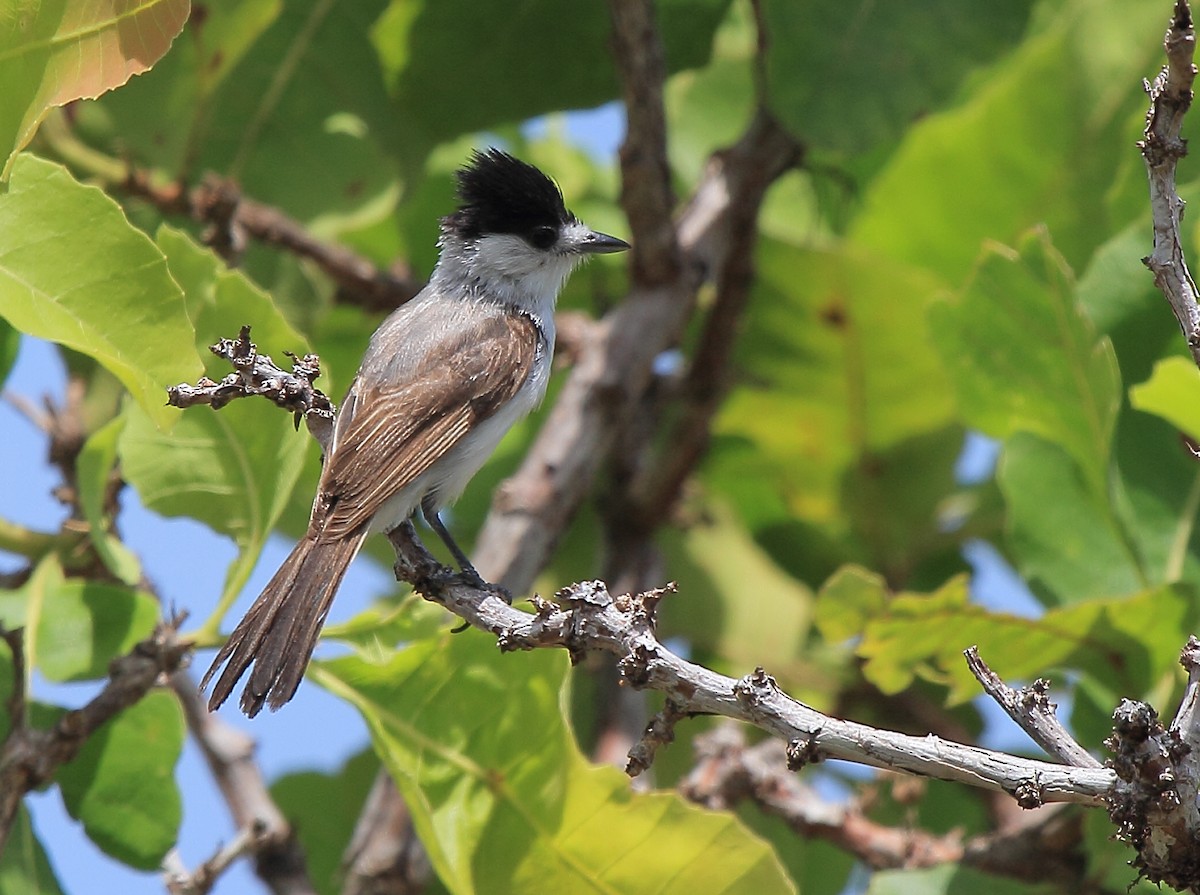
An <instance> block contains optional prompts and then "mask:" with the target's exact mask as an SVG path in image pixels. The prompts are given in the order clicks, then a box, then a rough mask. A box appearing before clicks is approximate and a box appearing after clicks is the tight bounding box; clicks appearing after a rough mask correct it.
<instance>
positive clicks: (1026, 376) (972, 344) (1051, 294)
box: [930, 230, 1121, 494]
mask: <svg viewBox="0 0 1200 895" xmlns="http://www.w3.org/2000/svg"><path fill="white" fill-rule="evenodd" d="M930 325H931V327H932V329H933V332H934V335H935V342H936V344H937V346H938V350H939V351H940V352H941V355H942V360H943V361H944V363H945V364H946V367H947V369H948V370H949V371H950V373H951V380H952V381H953V382H954V384H955V386H956V388H957V390H958V400H959V406H960V407H961V408H962V411H963V416H964V417H965V418H966V420H967V422H969V423H970V424H971V425H972V426H975V427H976V428H978V429H980V430H982V431H983V432H986V433H987V434H988V435H992V436H994V437H996V438H1008V437H1010V436H1012V435H1013V433H1015V432H1030V433H1033V434H1036V435H1038V436H1040V437H1042V438H1044V439H1046V440H1048V441H1051V442H1053V443H1055V444H1057V445H1059V446H1060V447H1061V448H1062V449H1063V450H1065V451H1066V452H1067V453H1068V454H1069V455H1070V456H1071V457H1072V458H1073V459H1074V460H1075V462H1076V463H1077V464H1078V466H1079V468H1080V469H1081V470H1082V471H1083V473H1084V475H1085V480H1086V482H1087V485H1088V487H1089V488H1091V489H1092V490H1093V491H1094V492H1095V493H1096V494H1103V493H1104V492H1105V489H1106V487H1107V479H1108V468H1109V456H1110V449H1111V442H1112V434H1113V427H1114V425H1115V423H1116V420H1117V411H1118V410H1119V409H1120V405H1121V375H1120V372H1119V371H1118V369H1117V363H1116V357H1115V355H1114V353H1113V349H1112V345H1111V344H1110V343H1109V341H1108V340H1107V339H1104V338H1101V337H1098V336H1097V335H1096V332H1095V330H1094V328H1093V327H1092V326H1091V324H1090V322H1089V321H1088V320H1087V319H1086V318H1085V317H1084V316H1083V313H1082V311H1081V310H1080V308H1079V305H1078V303H1077V302H1076V300H1075V290H1074V282H1073V279H1072V277H1071V272H1070V269H1069V268H1068V267H1067V265H1066V262H1064V261H1063V259H1062V258H1061V257H1060V256H1059V255H1058V253H1057V252H1055V250H1054V248H1053V247H1052V246H1051V245H1050V240H1049V237H1048V236H1047V234H1046V233H1045V231H1043V230H1036V231H1034V232H1032V233H1030V234H1029V235H1028V236H1027V237H1026V238H1025V239H1024V240H1023V241H1022V243H1021V245H1020V247H1019V249H1018V250H1017V251H1013V250H1010V249H1005V248H1002V247H993V248H992V249H991V250H990V251H989V252H988V253H987V254H986V255H985V256H984V258H983V261H982V262H981V264H980V265H979V268H978V270H977V272H976V274H975V276H974V277H973V278H972V280H971V283H970V284H969V285H968V286H967V287H966V289H965V290H964V292H963V294H962V295H961V296H959V297H958V298H957V299H956V300H954V301H950V302H946V303H944V304H941V305H938V306H935V307H934V308H932V310H931V312H930Z"/></svg>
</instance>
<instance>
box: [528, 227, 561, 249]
mask: <svg viewBox="0 0 1200 895" xmlns="http://www.w3.org/2000/svg"><path fill="white" fill-rule="evenodd" d="M557 240H558V231H557V230H556V229H554V228H553V227H534V228H533V230H532V231H531V232H530V234H529V244H530V245H532V246H533V247H534V248H535V249H548V248H550V246H552V245H554V243H555V242H556V241H557Z"/></svg>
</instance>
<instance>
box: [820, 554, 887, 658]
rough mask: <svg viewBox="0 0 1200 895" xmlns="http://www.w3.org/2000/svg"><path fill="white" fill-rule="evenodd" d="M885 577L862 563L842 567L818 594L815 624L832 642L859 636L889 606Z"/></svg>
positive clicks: (840, 641) (823, 585)
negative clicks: (862, 565) (863, 566)
mask: <svg viewBox="0 0 1200 895" xmlns="http://www.w3.org/2000/svg"><path fill="white" fill-rule="evenodd" d="M887 601H888V594H887V582H885V581H884V580H883V576H881V575H877V574H875V573H874V572H872V571H870V570H869V569H864V568H862V567H860V566H843V567H842V568H841V569H838V571H837V572H836V573H834V574H833V575H831V576H830V577H829V580H827V581H826V582H825V583H824V584H822V585H821V590H820V591H818V593H817V615H816V619H815V620H816V623H817V626H818V627H819V628H820V629H821V634H822V636H823V637H824V638H825V639H826V640H828V641H829V642H830V643H842V642H844V641H846V640H849V639H850V638H851V637H858V636H860V635H861V634H862V632H863V629H864V628H866V625H867V622H868V621H870V620H871V619H872V618H873V617H874V616H875V615H877V614H878V613H880V612H882V611H883V609H884V607H885V606H886V605H887Z"/></svg>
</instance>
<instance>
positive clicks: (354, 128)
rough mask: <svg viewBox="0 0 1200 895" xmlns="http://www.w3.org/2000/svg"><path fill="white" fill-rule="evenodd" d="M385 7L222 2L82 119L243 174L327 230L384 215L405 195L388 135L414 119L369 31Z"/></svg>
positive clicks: (137, 153)
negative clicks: (176, 48) (176, 49)
mask: <svg viewBox="0 0 1200 895" xmlns="http://www.w3.org/2000/svg"><path fill="white" fill-rule="evenodd" d="M382 6H383V4H382V2H381V0H358V2H354V3H328V2H314V3H286V4H282V5H280V4H279V3H278V0H271V2H268V0H255V2H253V3H250V4H247V3H238V2H236V0H220V2H218V3H216V4H215V6H214V15H213V18H212V21H211V23H210V21H209V20H208V19H205V20H204V22H203V23H196V22H193V23H192V24H191V25H190V26H189V29H188V32H187V33H186V34H185V35H184V42H185V45H186V46H185V48H181V49H185V52H181V53H179V54H175V53H172V55H171V56H169V57H167V59H166V60H165V61H164V64H163V65H161V66H158V67H156V68H155V70H154V71H152V72H150V73H149V74H147V75H146V76H145V77H144V78H139V79H137V80H136V81H135V82H134V83H132V84H130V85H129V86H128V87H127V88H125V89H124V90H120V91H117V92H115V93H113V94H111V95H110V96H106V97H104V98H103V100H102V101H101V102H100V103H98V104H97V108H95V109H87V108H85V109H83V110H81V115H82V121H83V123H84V124H85V125H86V126H87V130H88V131H89V132H91V133H94V134H95V135H96V137H98V138H106V137H108V136H109V134H108V131H109V129H110V128H111V129H112V130H113V131H115V133H116V134H119V138H120V141H121V145H122V146H123V147H125V148H126V151H127V152H129V153H130V154H131V155H132V156H133V157H134V158H136V159H138V160H140V161H142V162H143V163H145V164H150V165H154V166H157V167H159V168H161V169H163V170H164V171H165V172H167V173H168V174H169V175H171V176H183V177H189V178H190V177H194V176H197V175H198V174H200V173H202V172H203V171H208V170H211V171H219V172H221V174H222V175H224V176H227V177H231V178H234V179H235V180H237V182H238V183H239V185H240V186H241V187H242V188H243V189H245V191H246V193H247V194H248V195H252V196H253V197H254V198H255V199H256V200H259V201H262V202H266V203H269V204H272V205H275V206H278V207H279V208H281V209H283V210H284V211H286V212H287V213H288V214H289V215H291V216H292V217H295V218H298V219H300V220H302V221H305V222H306V223H307V224H308V226H309V228H310V229H311V230H313V231H314V232H316V233H317V234H318V235H321V236H323V237H330V236H333V235H335V234H337V233H338V232H340V231H341V230H343V229H345V228H347V227H350V226H363V225H365V224H368V223H374V222H378V221H380V220H382V219H383V218H384V217H385V216H386V215H388V214H389V213H390V212H391V211H392V209H393V207H394V205H395V202H396V199H397V196H398V195H399V187H398V181H397V174H396V164H395V162H394V160H393V159H392V158H391V157H390V153H391V151H392V150H390V148H389V146H390V144H394V143H396V142H397V140H398V139H399V135H400V134H402V133H403V132H404V131H403V127H404V125H405V122H404V117H405V116H403V115H401V114H400V113H399V112H398V111H397V110H396V109H395V108H394V107H393V106H392V104H391V103H390V101H389V99H388V97H387V93H386V92H385V90H384V86H383V77H382V74H381V72H380V69H379V63H378V61H377V60H376V58H375V53H374V52H373V50H372V48H371V45H370V44H369V42H368V39H367V31H368V29H369V27H370V25H371V22H372V21H374V19H375V17H376V16H377V15H378V14H379V11H380V10H381V9H382ZM210 24H211V27H210ZM214 63H219V67H218V68H217V69H214V68H213V66H214ZM228 63H232V65H231V66H230V65H229V64H228ZM214 72H215V74H214Z"/></svg>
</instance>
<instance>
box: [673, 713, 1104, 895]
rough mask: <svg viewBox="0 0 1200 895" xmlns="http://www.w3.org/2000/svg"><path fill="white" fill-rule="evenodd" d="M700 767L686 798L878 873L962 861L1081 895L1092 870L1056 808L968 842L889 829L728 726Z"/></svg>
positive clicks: (707, 746) (772, 745) (700, 749)
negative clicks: (754, 816)
mask: <svg viewBox="0 0 1200 895" xmlns="http://www.w3.org/2000/svg"><path fill="white" fill-rule="evenodd" d="M696 754H697V763H696V766H695V767H694V768H693V770H692V771H691V772H690V773H689V774H688V775H687V777H685V778H684V780H683V781H682V782H681V783H680V785H679V789H680V792H681V793H682V794H683V795H684V796H685V797H686V798H689V799H691V800H692V801H694V802H698V803H699V804H701V805H705V806H706V807H709V808H715V809H724V810H728V809H732V808H736V807H737V805H738V804H739V803H741V802H743V801H751V802H753V803H754V804H755V805H757V806H758V807H759V808H760V809H761V810H762V811H763V812H764V813H766V814H770V815H773V816H775V817H778V818H780V819H781V820H783V821H784V822H785V823H786V824H787V825H788V826H789V827H790V828H791V829H793V830H794V831H796V832H797V833H799V834H800V835H802V836H805V837H807V838H810V839H824V840H826V841H827V842H830V843H832V844H833V845H835V846H837V847H838V848H840V849H842V850H843V851H845V852H847V853H849V854H851V855H853V856H854V857H856V858H857V859H858V860H859V861H861V862H862V863H864V864H865V865H867V866H868V867H870V868H872V869H874V870H888V869H899V868H914V867H930V866H934V865H936V864H944V863H950V862H958V861H961V862H963V863H964V864H967V865H969V866H973V867H978V868H980V869H982V870H987V871H989V872H992V873H995V874H997V875H1000V876H1007V877H1013V878H1016V879H1022V880H1028V881H1039V882H1044V881H1048V880H1053V881H1055V882H1057V883H1059V884H1060V885H1063V886H1065V887H1070V889H1071V890H1072V891H1074V890H1077V889H1078V887H1079V884H1080V883H1081V882H1082V878H1083V875H1084V872H1085V871H1086V867H1085V865H1084V862H1083V861H1081V860H1078V859H1077V856H1075V855H1073V854H1072V853H1071V849H1070V848H1069V847H1064V840H1066V843H1067V845H1068V846H1069V845H1070V844H1072V843H1078V842H1079V841H1080V839H1081V838H1082V829H1081V824H1080V822H1079V814H1078V813H1074V812H1073V813H1071V814H1067V813H1065V812H1064V811H1063V810H1062V809H1064V808H1065V807H1066V806H1063V805H1053V806H1046V807H1045V808H1042V809H1039V810H1038V811H1037V812H1034V813H1031V814H1030V815H1029V817H1030V818H1031V819H1032V820H1033V822H1032V823H1027V824H1023V825H1020V826H1018V827H1015V828H1013V829H1010V830H1004V831H1000V832H997V833H988V834H984V835H980V836H971V837H964V836H963V834H962V832H961V831H954V832H950V833H947V834H945V835H934V834H932V833H927V832H924V831H923V830H919V829H914V828H911V827H890V826H887V825H885V824H880V823H877V822H875V821H873V820H871V819H870V818H868V817H867V816H866V815H865V814H864V813H863V811H862V809H861V807H860V806H859V804H858V803H857V802H850V803H848V804H839V803H833V802H829V801H828V800H826V799H824V798H822V797H821V796H820V795H819V794H818V793H817V792H816V790H814V789H813V788H812V787H810V786H807V785H806V784H805V783H804V782H803V781H801V780H800V779H799V778H798V777H797V776H796V775H795V774H793V773H791V772H790V771H789V770H788V768H787V756H786V753H785V750H784V747H783V744H782V743H781V742H779V741H778V740H764V741H762V742H761V743H758V744H756V745H754V746H747V745H746V741H745V737H744V736H743V735H742V732H741V730H740V729H739V728H737V727H735V726H734V725H732V724H722V725H720V726H718V727H717V728H716V729H715V730H713V731H712V732H710V733H707V734H704V735H703V736H700V737H697V739H696Z"/></svg>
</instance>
